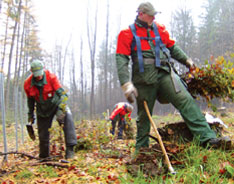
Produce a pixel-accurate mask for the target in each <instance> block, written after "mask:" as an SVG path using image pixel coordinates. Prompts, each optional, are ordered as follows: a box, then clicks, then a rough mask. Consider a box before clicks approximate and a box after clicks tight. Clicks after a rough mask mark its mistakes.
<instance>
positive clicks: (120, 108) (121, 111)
mask: <svg viewBox="0 0 234 184" xmlns="http://www.w3.org/2000/svg"><path fill="white" fill-rule="evenodd" d="M127 113H128V118H129V120H130V121H131V113H132V112H128V111H127V110H126V103H124V102H121V103H118V104H117V105H116V107H115V109H114V110H113V112H112V113H111V115H110V119H111V120H114V118H115V116H117V115H119V116H120V119H121V120H123V119H124V116H125V114H127Z"/></svg>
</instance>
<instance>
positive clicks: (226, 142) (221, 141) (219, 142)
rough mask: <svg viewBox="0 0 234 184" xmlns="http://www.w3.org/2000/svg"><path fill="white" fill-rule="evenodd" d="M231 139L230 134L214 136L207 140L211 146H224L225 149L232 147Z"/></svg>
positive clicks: (216, 147) (207, 144)
mask: <svg viewBox="0 0 234 184" xmlns="http://www.w3.org/2000/svg"><path fill="white" fill-rule="evenodd" d="M231 144H232V142H231V139H230V138H229V137H228V136H225V137H220V138H213V139H210V140H208V141H207V143H206V146H208V147H210V148H215V149H218V148H223V149H230V147H231Z"/></svg>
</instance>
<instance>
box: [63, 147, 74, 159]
mask: <svg viewBox="0 0 234 184" xmlns="http://www.w3.org/2000/svg"><path fill="white" fill-rule="evenodd" d="M73 147H74V146H67V148H66V155H65V158H66V159H69V158H73V157H74V151H73Z"/></svg>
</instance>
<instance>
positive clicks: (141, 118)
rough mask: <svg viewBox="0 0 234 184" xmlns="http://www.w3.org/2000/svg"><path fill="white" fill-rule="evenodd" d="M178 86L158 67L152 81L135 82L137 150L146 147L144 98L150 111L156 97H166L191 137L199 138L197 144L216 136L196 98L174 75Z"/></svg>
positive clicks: (146, 120)
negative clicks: (136, 91) (180, 117)
mask: <svg viewBox="0 0 234 184" xmlns="http://www.w3.org/2000/svg"><path fill="white" fill-rule="evenodd" d="M173 76H174V79H175V81H176V83H177V84H176V85H177V87H179V89H180V91H179V92H178V91H177V92H176V90H175V82H173V81H172V76H171V74H170V73H169V72H167V71H165V70H163V69H159V70H158V74H157V77H155V78H154V81H153V82H152V83H151V84H146V83H145V84H142V83H135V87H136V88H137V90H138V97H137V108H138V112H137V114H138V117H137V137H136V149H139V148H141V147H148V146H149V136H147V135H148V134H149V132H150V121H149V118H148V116H147V114H146V111H145V109H144V101H146V102H147V104H148V107H149V111H150V113H151V114H152V110H153V107H154V104H155V101H156V100H157V99H161V100H163V99H164V100H167V101H168V102H169V103H171V104H172V105H173V106H174V107H175V108H176V109H177V110H178V111H179V112H180V114H181V116H182V117H183V119H184V121H185V123H186V125H187V126H188V128H189V129H190V131H191V132H192V134H193V136H194V137H198V138H199V140H200V143H204V142H206V141H207V140H209V139H211V138H216V134H215V133H214V131H213V130H212V129H211V128H210V126H209V124H208V123H207V122H206V119H205V117H204V115H203V114H202V112H201V110H200V108H199V107H198V106H197V104H196V102H195V100H194V99H193V97H192V96H191V95H190V93H189V92H188V91H187V89H186V88H185V86H184V85H183V83H182V82H181V80H180V78H179V76H178V75H176V74H174V75H173Z"/></svg>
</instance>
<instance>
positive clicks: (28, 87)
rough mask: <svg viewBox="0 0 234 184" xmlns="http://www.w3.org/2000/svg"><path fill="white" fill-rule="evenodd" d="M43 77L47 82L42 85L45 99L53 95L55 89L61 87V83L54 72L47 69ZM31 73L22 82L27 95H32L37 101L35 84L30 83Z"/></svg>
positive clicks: (37, 93) (37, 95)
mask: <svg viewBox="0 0 234 184" xmlns="http://www.w3.org/2000/svg"><path fill="white" fill-rule="evenodd" d="M45 77H46V81H47V83H46V84H44V86H43V93H42V96H43V100H44V101H46V100H47V99H48V98H51V97H53V96H54V93H55V91H56V90H57V89H59V88H61V87H62V86H61V84H60V82H59V80H58V78H57V77H56V75H55V74H53V73H50V72H49V71H48V70H45ZM32 78H33V75H32V74H31V75H30V76H29V77H28V78H27V79H26V80H25V82H24V90H25V93H26V95H27V97H29V98H31V97H33V98H34V99H35V100H36V101H37V102H39V96H40V93H39V90H38V88H37V87H36V86H35V85H32Z"/></svg>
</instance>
